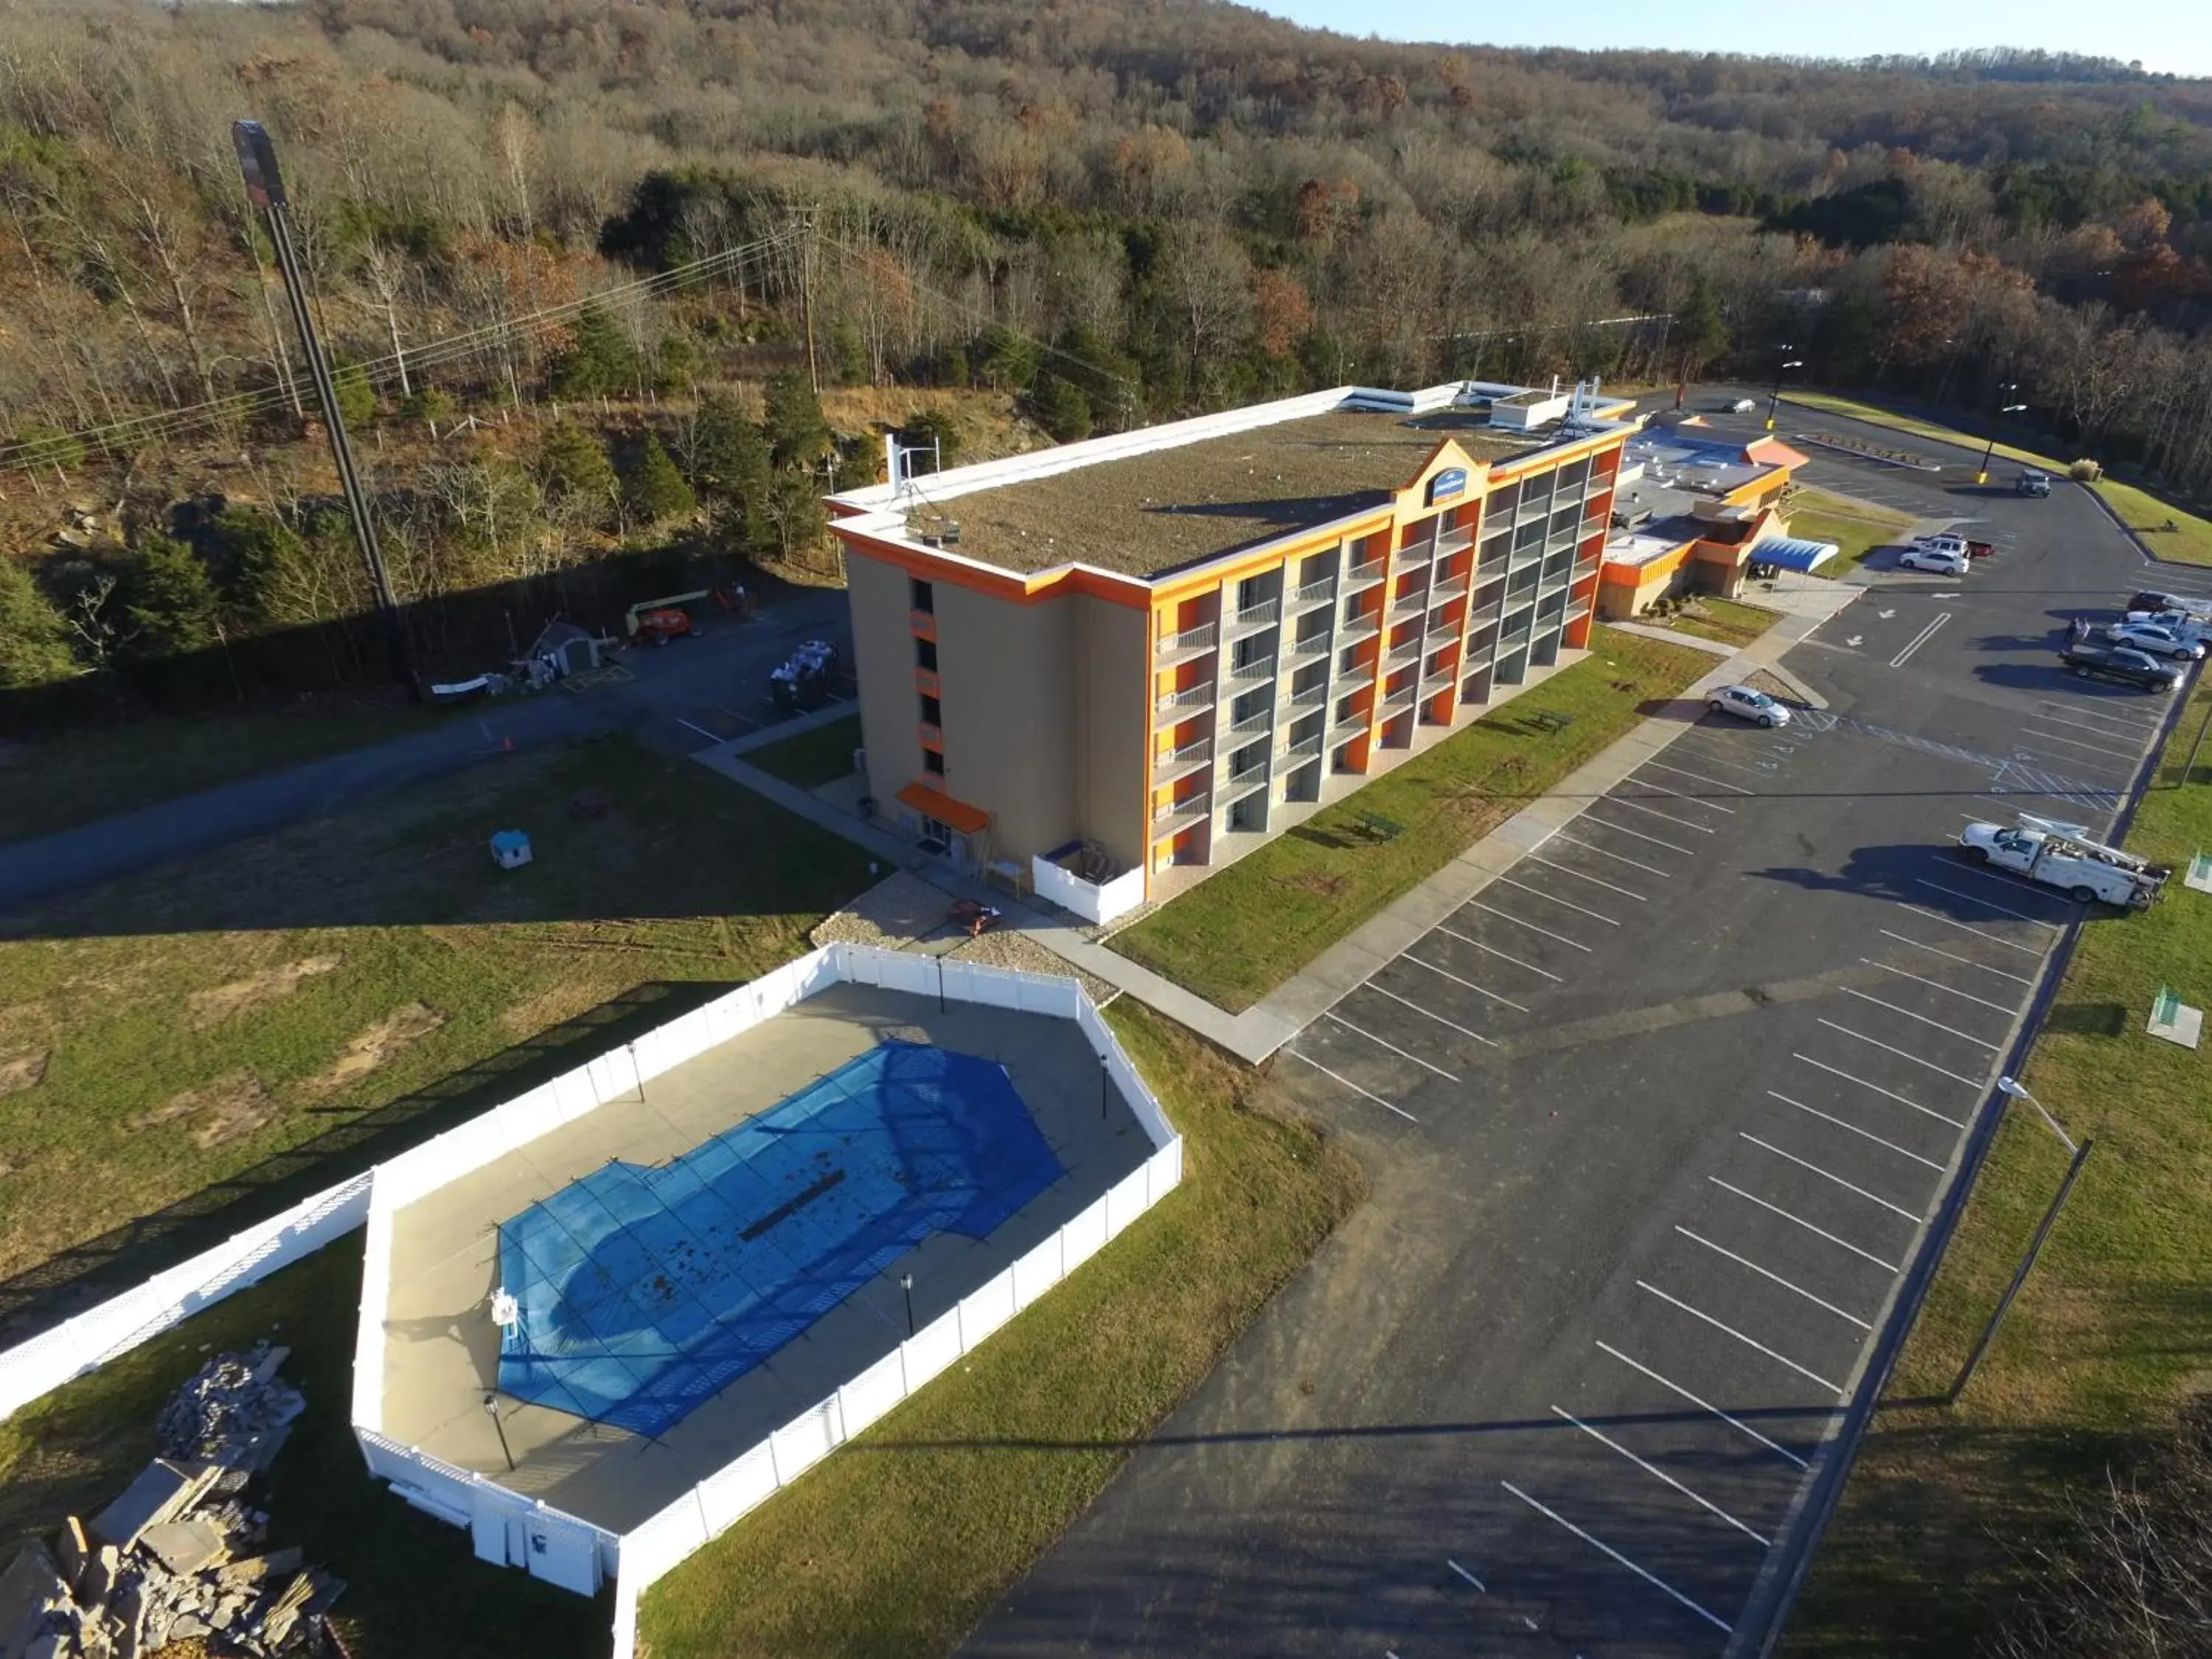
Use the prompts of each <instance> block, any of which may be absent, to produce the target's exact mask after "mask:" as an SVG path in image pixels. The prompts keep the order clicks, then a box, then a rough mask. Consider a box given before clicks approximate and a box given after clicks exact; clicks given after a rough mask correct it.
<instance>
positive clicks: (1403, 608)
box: [1390, 587, 1429, 617]
mask: <svg viewBox="0 0 2212 1659" xmlns="http://www.w3.org/2000/svg"><path fill="white" fill-rule="evenodd" d="M1428 608H1429V590H1428V589H1427V588H1425V587H1417V588H1415V589H1414V590H1413V592H1410V593H1401V594H1400V595H1398V597H1397V598H1396V599H1393V600H1391V601H1390V614H1391V615H1392V616H1393V617H1410V616H1413V614H1414V613H1415V612H1417V611H1425V610H1427V609H1428Z"/></svg>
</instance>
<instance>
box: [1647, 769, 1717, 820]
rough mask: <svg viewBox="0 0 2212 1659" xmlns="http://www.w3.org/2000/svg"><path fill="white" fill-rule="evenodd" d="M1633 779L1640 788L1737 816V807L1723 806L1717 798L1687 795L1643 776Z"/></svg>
mask: <svg viewBox="0 0 2212 1659" xmlns="http://www.w3.org/2000/svg"><path fill="white" fill-rule="evenodd" d="M1632 782H1633V783H1634V784H1635V785H1636V787H1638V789H1648V790H1650V792H1651V793H1653V794H1655V795H1664V796H1666V797H1667V798H1668V799H1669V800H1686V801H1688V802H1689V803H1690V804H1691V805H1692V806H1702V807H1704V808H1705V810H1706V811H1708V812H1720V813H1723V814H1725V815H1726V816H1728V817H1735V811H1736V809H1735V807H1733V806H1723V805H1721V804H1720V803H1719V802H1718V801H1717V800H1707V799H1705V797H1704V796H1703V795H1686V794H1684V793H1682V792H1681V791H1680V790H1679V789H1669V788H1668V787H1667V786H1666V785H1664V784H1661V783H1650V782H1647V781H1644V779H1642V778H1636V779H1632Z"/></svg>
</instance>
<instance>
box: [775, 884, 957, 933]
mask: <svg viewBox="0 0 2212 1659" xmlns="http://www.w3.org/2000/svg"><path fill="white" fill-rule="evenodd" d="M951 903H952V899H951V895H949V894H948V893H946V892H945V890H944V889H943V888H941V887H933V886H932V885H931V884H929V883H927V882H926V881H924V880H923V879H922V878H921V877H919V876H915V875H909V874H908V872H905V871H903V870H902V871H900V872H897V873H896V874H895V875H890V876H886V877H884V879H883V880H881V881H879V882H878V883H877V884H875V885H874V886H873V887H871V888H870V889H868V890H867V891H866V892H865V893H862V894H861V895H860V896H859V897H857V898H855V899H854V901H853V902H851V903H850V904H848V905H847V906H846V907H845V908H843V909H842V910H839V911H837V912H836V913H835V914H833V915H829V916H826V917H824V918H823V921H821V923H820V924H819V925H818V926H817V927H815V929H814V931H813V933H811V934H810V935H808V937H809V938H810V939H812V941H813V942H814V943H815V944H817V945H829V944H833V943H836V942H837V941H840V940H842V941H843V942H844V943H846V944H848V945H881V946H882V947H883V948H884V950H886V951H903V950H906V949H908V947H909V946H911V945H917V944H919V943H921V941H922V940H924V939H928V938H930V937H932V936H933V935H936V934H940V933H942V934H945V936H947V937H951V932H950V930H949V929H948V928H947V927H946V925H945V912H946V911H947V910H948V909H949V908H951Z"/></svg>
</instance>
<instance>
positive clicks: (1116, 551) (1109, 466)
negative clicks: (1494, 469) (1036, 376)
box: [944, 410, 1557, 576]
mask: <svg viewBox="0 0 2212 1659" xmlns="http://www.w3.org/2000/svg"><path fill="white" fill-rule="evenodd" d="M1487 421H1488V417H1487V416H1486V415H1485V414H1480V413H1468V412H1465V411H1459V412H1455V411H1452V410H1438V411H1437V412H1436V413H1434V414H1430V415H1417V416H1395V415H1386V414H1380V413H1363V412H1361V411H1358V410H1332V411H1330V412H1329V413H1328V414H1325V415H1310V416H1306V417H1305V418H1304V419H1302V420H1296V421H1282V422H1277V423H1276V424H1274V425H1273V426H1263V427H1255V428H1253V429H1252V430H1250V431H1249V432H1237V433H1231V434H1230V435H1227V436H1225V437H1220V438H1207V439H1203V440H1201V441H1199V442H1196V443H1189V444H1182V445H1179V446H1177V447H1175V448H1172V449H1162V450H1156V451H1154V452H1153V453H1151V454H1148V455H1133V456H1129V457H1127V458H1126V459H1120V460H1109V461H1100V462H1097V463H1096V464H1095V465H1091V466H1082V467H1076V468H1074V469H1073V470H1071V471H1066V472H1062V473H1059V474H1057V475H1055V476H1054V477H1048V478H1038V479H1034V480H1032V481H1030V482H1028V483H1012V484H1007V485H1005V486H1004V487H1002V488H1000V489H987V490H978V491H976V492H975V494H973V495H962V496H959V497H957V498H956V499H953V500H951V501H946V502H945V504H944V510H945V513H946V514H947V515H948V516H950V517H951V518H953V519H957V520H958V521H959V524H960V545H959V550H960V551H961V552H962V553H963V554H965V555H967V556H969V557H970V558H975V559H981V560H982V561H984V562H987V563H990V564H995V565H997V566H999V567H1000V568H1002V569H1006V570H1018V571H1023V572H1029V571H1035V570H1048V569H1050V568H1053V567H1054V566H1056V565H1063V564H1068V563H1071V562H1082V563H1085V564H1089V565H1095V566H1097V567H1100V568H1103V569H1108V570H1118V571H1122V572H1125V573H1127V574H1131V575H1137V576H1157V575H1161V574H1165V573H1166V572H1169V571H1171V570H1176V569H1178V568H1182V567H1183V566H1185V565H1190V564H1196V563H1199V562H1202V561H1204V560H1206V559H1210V558H1214V557H1217V556H1219V555H1221V554H1224V553H1229V552H1233V551H1235V550H1237V549H1239V548H1242V547H1248V546H1251V545H1254V544H1258V543H1261V542H1264V541H1270V540H1273V538H1276V537H1278V536H1282V535H1285V534H1288V533H1289V532H1292V531H1295V530H1297V529H1300V528H1302V527H1304V526H1309V525H1317V524H1326V523H1328V521H1329V520H1333V519H1340V518H1342V517H1344V516H1345V515H1346V514H1347V513H1356V512H1358V511H1360V510H1361V509H1363V508H1366V507H1377V506H1380V505H1381V504H1382V503H1383V501H1386V500H1388V499H1389V496H1390V495H1392V494H1393V493H1395V491H1397V490H1400V489H1404V488H1405V487H1406V485H1407V483H1409V482H1410V481H1411V480H1412V479H1413V477H1414V476H1415V475H1416V474H1417V473H1418V472H1419V471H1420V468H1421V465H1422V463H1423V462H1424V461H1425V460H1426V459H1428V457H1429V453H1430V452H1431V450H1433V449H1434V448H1435V447H1437V444H1439V443H1440V442H1442V441H1443V440H1444V439H1445V438H1447V437H1449V438H1453V439H1455V440H1456V441H1458V443H1459V445H1460V447H1461V448H1462V449H1464V450H1465V451H1466V452H1467V453H1468V455H1469V456H1470V457H1471V458H1473V459H1474V460H1475V461H1477V462H1495V461H1500V460H1504V459H1508V458H1510V457H1512V456H1516V455H1521V454H1525V453H1528V451H1530V450H1532V449H1534V448H1538V447H1542V446H1544V445H1546V444H1548V443H1551V442H1553V441H1556V439H1557V434H1556V433H1553V434H1544V433H1539V434H1534V435H1526V436H1524V435H1521V434H1518V433H1511V432H1504V431H1500V430H1498V429H1497V428H1492V427H1491V426H1490V425H1489V424H1488V423H1487Z"/></svg>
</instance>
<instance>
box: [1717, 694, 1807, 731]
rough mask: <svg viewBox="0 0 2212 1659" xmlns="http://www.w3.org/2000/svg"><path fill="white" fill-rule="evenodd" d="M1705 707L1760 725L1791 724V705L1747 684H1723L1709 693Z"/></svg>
mask: <svg viewBox="0 0 2212 1659" xmlns="http://www.w3.org/2000/svg"><path fill="white" fill-rule="evenodd" d="M1705 707H1706V708H1710V709H1711V710H1712V711H1713V713H1715V714H1734V715H1735V716H1736V717H1737V718H1738V719H1739V720H1753V721H1756V722H1757V723H1758V724H1759V725H1760V726H1787V725H1789V724H1790V705H1789V704H1788V703H1786V702H1780V701H1778V699H1776V698H1773V697H1770V696H1767V695H1766V693H1765V692H1764V691H1754V690H1752V689H1751V688H1750V687H1749V686H1747V685H1723V686H1721V687H1719V688H1717V690H1713V691H1711V692H1710V693H1708V694H1707V696H1706V697H1705Z"/></svg>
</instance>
